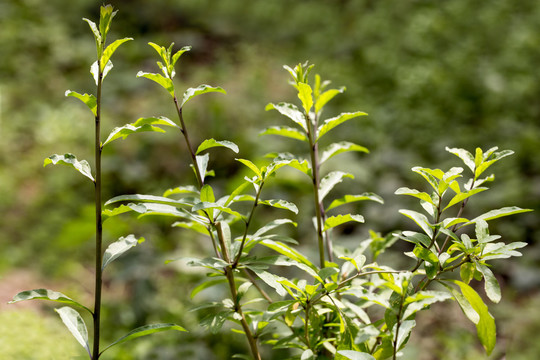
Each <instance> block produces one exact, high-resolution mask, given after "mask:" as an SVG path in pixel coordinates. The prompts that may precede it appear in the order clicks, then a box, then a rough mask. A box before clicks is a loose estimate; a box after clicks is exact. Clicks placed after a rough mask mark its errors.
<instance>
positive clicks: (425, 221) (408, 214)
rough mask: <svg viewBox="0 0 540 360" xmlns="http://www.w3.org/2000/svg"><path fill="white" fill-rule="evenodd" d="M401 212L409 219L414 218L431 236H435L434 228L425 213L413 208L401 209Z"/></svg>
mask: <svg viewBox="0 0 540 360" xmlns="http://www.w3.org/2000/svg"><path fill="white" fill-rule="evenodd" d="M399 212H400V213H401V214H403V215H405V216H406V217H408V218H409V219H411V220H413V221H414V222H415V223H416V224H418V226H420V228H421V229H422V230H423V231H424V232H425V233H426V234H427V236H429V237H430V238H432V237H433V229H432V228H431V225H430V223H429V221H428V218H427V217H426V216H425V215H424V214H420V213H419V212H416V211H413V210H403V209H402V210H399Z"/></svg>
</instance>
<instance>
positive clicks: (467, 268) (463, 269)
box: [459, 262, 476, 284]
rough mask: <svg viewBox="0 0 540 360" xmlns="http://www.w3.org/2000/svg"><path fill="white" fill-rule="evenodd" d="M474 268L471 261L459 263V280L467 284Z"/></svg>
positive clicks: (471, 277)
mask: <svg viewBox="0 0 540 360" xmlns="http://www.w3.org/2000/svg"><path fill="white" fill-rule="evenodd" d="M475 270H476V267H475V266H474V264H473V263H470V262H466V263H465V264H463V265H461V266H460V268H459V277H460V278H461V281H463V282H464V283H465V284H469V283H470V282H471V280H472V279H473V276H474V271H475Z"/></svg>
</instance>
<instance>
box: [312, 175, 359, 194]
mask: <svg viewBox="0 0 540 360" xmlns="http://www.w3.org/2000/svg"><path fill="white" fill-rule="evenodd" d="M344 178H349V179H354V176H353V175H352V174H349V173H346V172H343V171H332V172H331V173H329V174H328V175H326V176H325V177H324V178H322V180H321V183H320V186H319V201H322V200H323V199H324V198H325V196H326V195H328V193H329V192H330V191H331V190H332V189H333V188H334V186H336V185H337V184H339V183H340V182H342V181H343V179H344Z"/></svg>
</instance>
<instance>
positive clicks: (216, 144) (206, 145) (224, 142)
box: [196, 139, 238, 154]
mask: <svg viewBox="0 0 540 360" xmlns="http://www.w3.org/2000/svg"><path fill="white" fill-rule="evenodd" d="M213 147H226V148H228V149H231V150H232V151H234V152H235V153H238V146H237V145H236V144H235V143H233V142H231V141H227V140H221V141H217V140H214V139H207V140H204V141H203V142H202V144H201V145H199V147H198V148H197V152H196V154H200V153H201V152H203V151H204V150H206V149H210V148H213Z"/></svg>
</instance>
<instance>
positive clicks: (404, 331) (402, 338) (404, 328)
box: [392, 320, 416, 349]
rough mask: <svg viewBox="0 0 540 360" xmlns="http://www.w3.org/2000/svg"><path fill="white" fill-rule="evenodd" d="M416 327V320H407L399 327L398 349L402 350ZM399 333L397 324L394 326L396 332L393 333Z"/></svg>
mask: <svg viewBox="0 0 540 360" xmlns="http://www.w3.org/2000/svg"><path fill="white" fill-rule="evenodd" d="M415 326H416V321H414V320H405V321H403V322H402V323H401V326H400V327H399V333H398V334H397V336H396V338H397V344H396V347H397V348H398V349H401V346H402V345H403V344H404V343H405V342H406V340H407V339H408V337H409V335H410V334H411V331H412V329H413V328H414V327H415ZM396 331H397V324H396V326H394V330H393V331H392V332H393V333H395V332H396Z"/></svg>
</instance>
